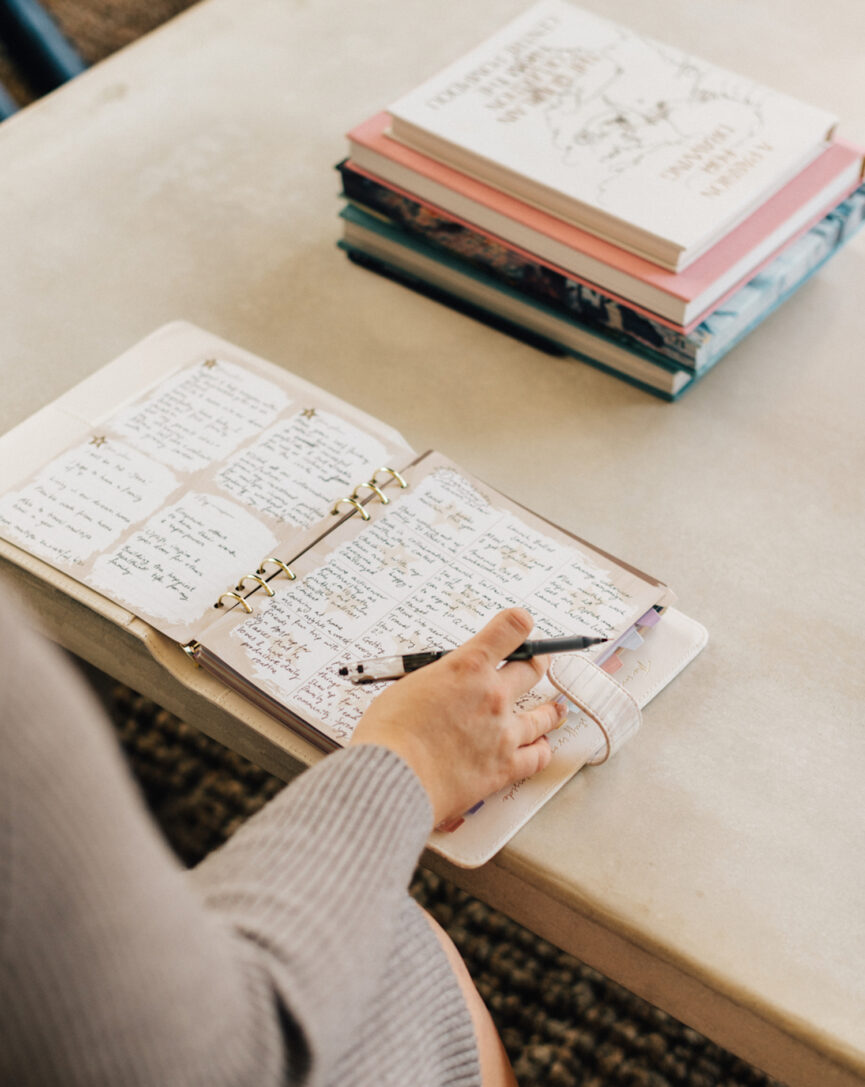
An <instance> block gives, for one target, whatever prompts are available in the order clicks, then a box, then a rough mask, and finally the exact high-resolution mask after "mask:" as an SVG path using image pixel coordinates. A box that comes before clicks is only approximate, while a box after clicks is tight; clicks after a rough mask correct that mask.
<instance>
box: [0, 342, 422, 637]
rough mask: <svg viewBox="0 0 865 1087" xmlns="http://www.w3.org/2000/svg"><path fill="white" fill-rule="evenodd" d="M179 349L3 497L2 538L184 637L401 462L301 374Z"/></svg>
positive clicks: (208, 349)
mask: <svg viewBox="0 0 865 1087" xmlns="http://www.w3.org/2000/svg"><path fill="white" fill-rule="evenodd" d="M183 327H184V330H188V326H183ZM196 331H197V330H196ZM211 340H212V341H214V342H211ZM185 342H187V343H188V346H189V347H190V350H189V351H188V352H186V353H185V354H182V355H181V357H180V358H179V359H178V365H177V366H176V367H175V368H174V369H173V370H171V371H170V372H169V373H167V374H162V376H161V377H160V379H159V380H158V381H157V382H156V383H155V384H153V385H151V386H150V387H148V388H147V389H146V390H145V391H143V392H142V393H141V395H139V396H138V397H137V398H135V399H134V400H132V401H131V402H128V403H126V404H124V406H123V407H121V408H120V409H119V410H115V411H113V412H109V413H107V414H106V415H105V416H104V417H103V418H101V419H100V420H99V421H98V422H97V423H94V425H92V426H90V427H89V428H87V430H86V433H84V434H83V435H80V436H79V437H78V438H77V439H76V440H75V441H74V442H73V443H72V444H70V445H69V446H68V447H67V448H66V449H64V450H63V451H62V452H61V453H59V455H55V456H53V457H52V458H51V459H50V460H48V462H47V463H45V464H44V465H40V466H39V467H38V468H37V469H36V470H35V471H33V472H32V473H31V474H30V475H29V476H28V477H27V478H24V479H22V480H19V481H17V482H16V484H15V485H14V486H13V487H11V488H10V489H8V490H6V492H5V493H3V494H2V495H0V536H2V537H3V538H5V539H6V540H9V541H10V542H12V543H14V544H16V545H18V546H19V547H22V548H24V549H26V550H27V551H29V552H30V553H32V554H33V555H36V556H38V557H39V558H42V559H44V560H46V561H47V562H49V563H50V564H51V565H53V566H55V567H56V568H58V569H60V570H62V571H64V572H66V573H69V574H71V575H72V576H73V577H75V578H76V579H77V580H79V581H82V582H84V583H85V584H87V585H89V586H90V587H92V588H94V589H96V590H97V591H98V592H100V593H102V594H103V595H104V596H106V597H108V598H110V599H111V600H113V601H115V602H116V603H119V604H121V605H123V606H125V607H127V608H129V610H130V611H132V612H134V613H135V614H136V615H138V616H139V617H141V618H143V619H145V620H146V621H148V622H149V623H151V624H152V625H153V626H155V627H156V628H157V629H159V630H161V631H162V632H163V633H166V634H168V635H169V636H171V637H173V638H176V639H178V640H180V641H183V642H185V641H187V640H188V639H190V638H193V637H195V636H199V635H200V634H201V632H202V629H204V628H205V627H206V624H207V623H208V622H209V621H211V620H212V619H214V618H218V615H219V612H220V609H221V608H224V607H225V606H226V605H229V604H231V603H234V602H236V599H237V598H238V597H242V596H243V595H245V594H246V593H248V592H250V591H252V590H253V589H255V588H256V587H257V586H259V585H260V584H261V582H262V581H263V580H264V578H263V575H262V573H261V572H260V571H262V570H264V572H265V573H266V575H267V576H268V577H270V576H272V575H273V574H274V573H277V574H279V573H280V571H282V570H284V569H286V568H289V567H288V564H289V562H290V560H291V559H292V557H293V556H294V554H296V553H297V552H299V551H301V550H303V548H304V547H306V546H307V545H308V543H309V542H310V541H312V540H314V539H315V538H317V537H318V536H319V535H321V533H322V531H324V530H326V529H329V528H330V527H331V526H332V524H333V523H334V519H335V518H334V515H332V513H331V511H332V509H333V508H334V504H335V503H336V502H338V501H339V500H340V499H341V498H343V497H344V496H346V495H348V494H350V493H352V491H353V490H354V489H355V488H356V487H357V485H358V484H362V483H363V482H364V481H366V480H369V479H370V478H371V476H373V475H374V474H375V472H376V471H377V470H381V467H382V466H383V465H390V464H392V463H396V464H397V465H402V464H404V463H405V462H406V461H408V460H410V459H411V457H412V453H411V450H410V449H409V447H408V446H407V445H406V444H405V442H403V441H402V439H401V438H400V437H399V436H398V435H396V433H395V432H394V431H393V430H392V429H391V428H389V427H386V426H385V425H384V424H380V423H378V422H377V421H376V420H374V419H372V418H371V417H369V416H367V415H365V414H364V413H362V412H360V411H357V410H356V409H354V408H352V407H351V405H349V404H346V403H344V402H342V401H340V400H339V399H338V398H336V397H333V396H330V395H329V394H328V393H326V392H325V391H323V390H320V389H316V387H315V386H312V385H310V384H309V383H308V382H305V381H302V380H301V379H298V378H294V377H293V375H291V374H289V373H287V372H286V371H284V370H281V369H280V368H278V367H276V366H272V365H270V364H268V363H266V362H264V361H263V360H256V359H255V358H254V357H252V356H248V355H246V354H245V353H243V352H240V351H239V350H238V349H234V348H232V347H231V346H230V345H225V344H224V343H223V342H222V341H216V340H215V338H209V337H208V335H207V334H206V333H201V332H198V335H197V336H193V337H192V338H191V340H190V337H189V336H188V334H187V336H186V341H185ZM145 343H147V341H145ZM161 346H162V348H164V343H163V344H162V345H161ZM132 355H133V356H134V355H135V352H133V353H132ZM147 357H148V352H147V350H143V351H142V354H141V356H140V357H139V358H138V362H141V363H143V362H146V359H147ZM91 380H92V379H91ZM374 493H375V492H374V491H372V490H370V489H367V490H366V491H365V492H364V497H365V498H367V499H368V498H369V497H370V496H371V495H373V494H374ZM351 508H352V506H351V505H350V504H349V505H343V506H342V507H341V509H342V511H343V512H342V516H345V515H346V514H345V511H346V510H349V511H350V510H351ZM280 564H281V565H280ZM285 576H287V574H286V575H285Z"/></svg>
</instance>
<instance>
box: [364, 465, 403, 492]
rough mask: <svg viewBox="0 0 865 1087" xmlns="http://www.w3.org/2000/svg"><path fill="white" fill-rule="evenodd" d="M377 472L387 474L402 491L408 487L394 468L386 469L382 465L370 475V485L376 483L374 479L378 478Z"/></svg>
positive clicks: (385, 466)
mask: <svg viewBox="0 0 865 1087" xmlns="http://www.w3.org/2000/svg"><path fill="white" fill-rule="evenodd" d="M379 472H387V473H388V475H389V476H392V477H393V478H394V479H395V480H396V481H397V483H398V484H399V485H400V487H402V488H403V489H405V488H406V487H407V486H408V483H406V481H405V480H404V479H403V477H402V476H401V475H400V474H399V472H398V471H397V470H396V469H395V468H388V467H387V465H383V466H382V467H381V468H376V470H375V471H374V472H373V474H372V479H371V480H370V483H373V484H375V483H378V479H377V478H376V477H377V476H378V474H379Z"/></svg>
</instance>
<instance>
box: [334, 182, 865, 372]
mask: <svg viewBox="0 0 865 1087" xmlns="http://www.w3.org/2000/svg"><path fill="white" fill-rule="evenodd" d="M338 169H339V170H340V173H341V175H342V183H343V192H344V195H345V196H346V197H347V198H348V199H350V200H351V201H352V202H353V203H355V204H356V205H358V206H360V207H361V208H363V209H366V210H370V211H372V212H374V213H375V214H377V215H384V216H385V217H386V219H388V220H389V221H390V222H391V223H392V224H393V225H394V226H398V227H400V228H402V229H403V230H405V231H406V232H407V233H409V234H411V235H414V236H416V237H418V238H419V239H420V240H422V241H423V242H425V243H426V244H428V245H430V246H432V247H434V248H436V249H440V250H444V251H445V252H447V253H449V254H451V255H452V256H455V257H457V258H458V259H460V260H462V261H465V262H466V263H468V264H470V265H472V266H474V267H476V268H479V269H480V270H482V271H484V272H486V273H487V274H489V275H491V276H492V277H493V278H495V279H498V280H500V281H501V282H503V283H505V284H507V285H509V286H511V287H514V288H515V289H517V290H519V291H520V292H521V293H523V294H526V295H530V296H531V297H533V298H536V299H537V300H538V301H540V302H543V303H545V304H546V305H549V306H552V307H553V308H554V309H558V310H560V311H562V312H563V313H564V314H566V315H567V316H569V317H572V318H575V319H576V320H577V321H579V322H581V323H584V324H588V325H590V326H592V327H594V328H595V329H597V330H599V331H601V332H603V333H604V334H606V335H608V336H611V337H613V338H614V339H616V340H619V341H620V342H621V343H622V344H624V345H625V346H627V347H629V348H631V349H635V350H638V351H644V352H649V353H650V356H657V357H658V358H659V359H666V360H667V361H668V362H670V363H673V364H675V365H677V366H682V367H685V368H686V369H691V370H694V371H696V372H697V373H702V372H703V371H704V370H707V369H708V368H709V367H710V366H712V365H713V364H714V363H715V362H717V360H718V359H719V358H720V357H721V356H722V355H724V354H726V352H727V351H728V350H729V349H730V347H731V346H732V345H733V344H734V343H737V342H738V341H739V339H741V337H742V336H743V335H745V334H746V333H747V332H749V331H750V330H751V329H752V328H753V327H754V324H755V323H758V322H759V321H761V320H762V319H763V318H764V317H765V316H766V315H767V314H768V313H769V312H771V310H772V308H774V306H775V305H777V304H778V302H779V301H781V300H783V298H784V297H786V296H787V295H788V294H789V293H790V289H791V286H794V285H798V283H799V282H804V280H805V278H807V276H808V275H809V274H810V272H811V271H813V270H814V269H815V268H817V267H819V265H820V264H822V262H823V260H824V259H825V258H826V257H827V256H828V255H830V254H831V253H833V252H835V251H836V249H837V248H838V246H839V245H840V244H842V243H843V242H844V241H846V240H847V238H849V237H850V236H851V235H852V234H854V233H855V232H856V230H857V229H858V228H859V227H860V226H861V225H862V221H863V218H865V186H862V187H861V188H860V189H858V190H857V191H856V192H855V193H853V194H852V195H851V196H850V197H848V198H847V199H846V200H844V201H843V202H842V203H841V204H839V205H838V207H837V208H835V209H834V210H833V211H831V212H830V213H829V214H828V215H826V216H825V217H824V219H822V220H821V221H820V222H819V223H818V224H817V225H816V226H814V227H813V228H812V229H811V230H810V231H808V233H807V234H804V235H802V236H801V237H799V238H798V239H796V240H794V241H793V242H791V243H790V244H789V245H788V246H787V247H786V248H785V249H784V251H783V252H782V253H781V254H780V255H779V256H778V257H777V258H776V259H775V261H773V262H772V263H771V264H770V265H768V266H767V267H766V268H764V269H763V271H762V272H760V273H758V274H757V275H755V276H754V278H753V279H752V280H751V281H750V282H749V283H747V284H746V285H745V286H744V287H742V288H741V289H740V290H739V291H737V292H736V294H735V295H733V296H732V297H731V298H729V299H727V301H726V302H724V303H722V304H721V305H720V306H719V307H718V308H717V309H716V310H715V311H714V312H713V313H712V314H711V316H710V317H708V318H707V319H706V320H705V321H703V322H702V323H701V324H700V325H698V326H697V327H696V328H694V329H693V330H692V331H691V332H690V333H682V332H678V331H676V329H674V328H671V327H670V326H669V325H666V324H663V323H661V322H659V321H653V320H652V319H651V318H650V317H647V316H646V314H645V313H640V312H639V311H637V310H634V309H631V308H630V307H629V306H627V305H626V304H625V303H622V302H617V301H615V300H613V299H611V298H609V297H608V296H607V295H606V294H604V293H602V292H601V291H598V290H595V289H593V288H591V287H589V286H586V285H585V284H583V283H580V282H578V281H577V280H575V279H572V278H570V277H569V276H568V275H567V274H566V273H564V272H560V271H556V270H554V269H552V268H550V267H549V266H548V265H545V264H543V263H540V262H536V261H533V260H531V258H530V257H528V256H526V255H525V254H523V253H520V252H519V251H517V250H514V249H512V248H511V247H510V246H508V245H506V244H505V243H503V242H498V243H497V242H496V241H495V240H494V239H492V238H491V237H490V236H489V235H485V234H481V233H479V232H477V231H475V230H473V229H472V228H471V227H470V226H468V225H466V224H464V223H459V222H457V221H455V220H454V219H452V218H449V217H448V216H446V215H440V216H438V215H436V214H435V211H434V209H431V208H430V207H429V206H424V205H422V204H419V203H417V202H416V201H414V200H412V199H411V198H410V197H407V196H405V195H404V194H402V193H399V192H396V191H394V190H393V189H391V188H389V187H388V186H387V185H383V184H379V183H378V182H376V181H375V180H373V179H372V178H369V177H366V176H365V175H363V174H360V173H357V172H356V171H354V170H352V168H351V166H350V165H347V164H346V163H341V164H340V166H339V167H338Z"/></svg>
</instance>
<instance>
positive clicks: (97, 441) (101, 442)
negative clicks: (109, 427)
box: [90, 434, 107, 446]
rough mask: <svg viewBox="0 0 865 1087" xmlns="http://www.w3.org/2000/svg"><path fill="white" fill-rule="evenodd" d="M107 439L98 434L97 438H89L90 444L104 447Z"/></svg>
mask: <svg viewBox="0 0 865 1087" xmlns="http://www.w3.org/2000/svg"><path fill="white" fill-rule="evenodd" d="M106 441H107V438H106V437H105V435H104V434H100V435H99V437H98V438H91V439H90V444H91V445H95V446H100V445H105V442H106Z"/></svg>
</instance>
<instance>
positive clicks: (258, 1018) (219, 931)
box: [0, 614, 477, 1087]
mask: <svg viewBox="0 0 865 1087" xmlns="http://www.w3.org/2000/svg"><path fill="white" fill-rule="evenodd" d="M0 647H2V651H0V706H2V712H0V738H2V745H3V758H2V760H0V1082H4V1083H5V1082H9V1083H16V1084H19V1085H22V1087H23V1085H26V1084H31V1083H33V1084H36V1083H39V1084H45V1083H52V1082H63V1083H64V1084H84V1083H86V1084H88V1085H89V1087H92V1085H94V1084H112V1085H113V1084H118V1083H123V1084H130V1085H136V1084H156V1083H158V1084H166V1083H182V1084H184V1087H194V1085H196V1084H199V1083H200V1084H207V1085H208V1087H217V1085H219V1084H223V1083H225V1084H229V1083H230V1084H232V1085H236V1087H239V1085H242V1084H245V1083H250V1084H253V1083H254V1084H256V1087H264V1085H266V1084H268V1083H286V1082H288V1083H294V1082H298V1083H300V1082H303V1083H306V1082H310V1083H327V1082H328V1081H330V1079H331V1076H332V1074H333V1073H334V1072H335V1070H338V1068H339V1066H340V1062H343V1066H344V1062H345V1056H346V1051H347V1050H350V1048H351V1041H352V1039H357V1037H358V1032H359V1028H360V1026H361V1022H360V1018H361V1016H362V1015H363V1014H364V1009H366V1012H367V1014H368V1013H369V1010H370V1004H371V1002H373V1001H375V999H376V992H377V987H378V986H379V985H380V984H381V982H382V979H383V977H384V976H385V974H386V971H387V969H388V963H390V964H391V967H392V965H393V963H394V962H398V961H400V960H401V957H403V958H404V957H405V955H406V954H408V951H407V949H406V946H399V947H397V946H395V943H394V941H395V933H396V932H397V929H398V926H399V925H402V930H401V931H403V932H404V933H405V932H407V933H409V934H410V935H409V937H408V939H409V940H410V941H414V942H415V943H416V944H419V945H423V946H422V947H420V952H421V954H422V955H426V956H430V957H431V959H432V962H431V968H430V971H429V974H430V978H431V979H433V981H435V983H436V984H438V985H439V991H441V986H442V985H444V986H445V990H446V991H447V992H449V994H450V995H449V998H448V999H449V1000H451V999H454V991H455V990H454V984H455V983H454V982H453V980H452V979H451V980H448V978H447V974H448V970H447V967H446V966H443V964H442V960H443V956H441V955H437V952H436V949H435V945H436V941H435V937H434V936H433V935H432V933H431V932H425V931H424V930H425V928H427V926H425V924H424V923H422V919H420V920H421V924H420V925H418V923H417V921H418V918H417V917H416V916H414V915H416V914H418V912H419V911H417V910H416V909H415V910H412V909H411V907H412V905H413V904H411V903H410V902H408V900H407V895H406V890H407V886H408V882H409V879H410V876H411V873H412V870H413V867H414V865H415V864H416V862H417V858H418V855H419V852H420V850H421V849H422V847H423V844H424V841H425V839H426V836H427V834H428V832H429V829H430V826H431V822H432V813H431V808H430V804H429V801H428V799H427V797H426V794H425V792H424V790H423V788H422V786H421V784H420V782H419V781H418V779H417V777H416V776H415V775H414V773H413V771H412V770H411V769H410V768H409V767H408V766H407V765H406V764H405V763H404V762H403V761H402V760H401V759H399V758H398V756H396V755H395V754H393V753H392V752H390V751H387V750H385V749H383V748H377V747H358V748H352V749H349V750H346V751H342V752H339V753H338V754H335V755H332V756H329V757H328V758H326V759H324V760H323V761H322V762H321V764H319V765H318V766H317V767H316V768H314V769H313V770H310V771H308V772H307V773H305V774H303V775H301V777H300V778H299V779H298V780H297V781H296V782H295V783H293V784H292V785H290V786H289V787H287V788H286V789H285V790H283V791H282V792H281V793H280V794H279V796H277V797H276V798H275V799H274V800H273V801H272V802H271V803H270V804H269V805H267V806H266V807H265V809H264V810H263V811H261V812H259V813H258V815H256V816H254V817H253V818H252V819H251V820H250V821H249V822H248V823H247V824H246V825H245V826H244V827H242V828H241V829H240V831H238V833H237V834H236V835H235V836H234V838H232V839H231V841H229V842H228V843H227V844H226V845H225V846H224V847H223V848H222V849H220V850H218V851H217V852H216V853H215V854H213V855H212V856H211V857H209V858H208V859H207V860H206V861H205V862H204V863H203V864H201V865H200V866H199V868H198V869H197V870H195V871H194V872H192V873H188V872H186V871H184V870H183V869H182V868H181V866H180V865H179V864H178V862H177V861H176V860H175V858H174V857H173V855H172V854H171V853H170V851H169V850H168V848H167V846H165V844H164V843H163V841H162V839H161V837H160V836H159V834H158V832H157V830H156V828H155V827H154V825H153V823H152V822H151V820H150V818H149V815H148V813H147V811H146V809H145V807H144V805H143V803H142V802H141V799H140V797H139V796H138V794H137V791H136V789H135V786H134V784H133V782H132V780H131V778H130V777H129V775H128V772H127V770H126V767H125V765H124V763H123V761H122V758H121V756H120V753H119V751H118V750H117V748H116V745H115V743H114V742H113V738H112V736H111V735H110V731H109V729H108V728H107V726H106V725H105V723H104V721H101V720H100V717H101V708H100V707H99V706H98V704H97V703H96V702H95V700H94V699H93V698H92V697H91V696H90V695H89V692H87V691H86V690H85V688H84V686H83V685H82V684H81V682H80V680H78V677H77V676H76V675H75V674H74V673H73V672H72V670H71V669H70V668H69V667H68V665H67V664H66V662H65V661H63V660H61V659H60V656H59V654H56V652H55V651H53V650H52V648H51V647H49V646H47V645H44V644H42V643H41V640H40V641H37V640H36V638H35V636H33V635H30V634H29V633H28V632H26V631H21V630H20V623H17V622H16V624H15V627H14V629H13V626H12V624H11V623H10V622H9V620H8V619H6V618H5V617H3V615H2V614H0ZM34 661H39V662H40V665H39V671H38V673H34V671H33V662H34ZM407 915H411V916H410V917H409V922H408V924H406V916H407ZM412 934H413V935H412ZM415 961H416V960H415ZM433 981H431V984H432V983H433ZM448 985H450V989H449V990H448V989H447V986H448ZM452 1028H453V1029H452ZM444 1033H445V1034H447V1035H452V1036H453V1037H454V1038H456V1039H457V1040H458V1043H459V1044H458V1046H457V1049H458V1050H459V1052H458V1053H457V1056H456V1057H453V1053H452V1055H451V1058H450V1059H453V1060H456V1062H457V1065H458V1066H459V1068H462V1069H469V1070H470V1078H471V1080H472V1081H474V1077H475V1076H476V1073H477V1066H476V1055H475V1053H474V1051H473V1049H472V1045H473V1042H472V1037H471V1027H470V1021H469V1019H468V1013H467V1011H466V1009H465V1007H464V1006H462V1007H461V1008H458V1009H456V1010H454V1011H453V1021H452V1022H450V1023H446V1024H445V1028H444ZM454 1052H456V1050H454ZM458 1078H459V1077H458Z"/></svg>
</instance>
